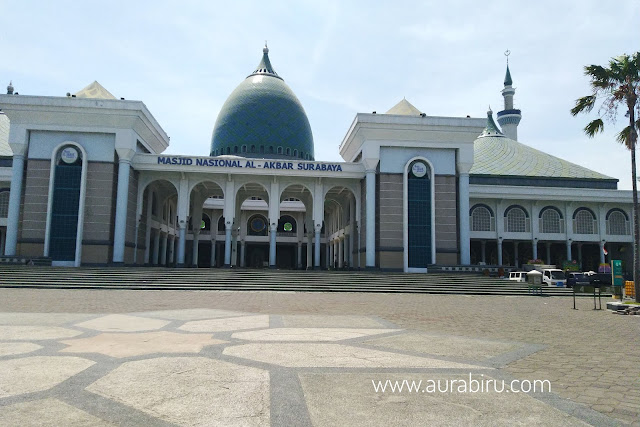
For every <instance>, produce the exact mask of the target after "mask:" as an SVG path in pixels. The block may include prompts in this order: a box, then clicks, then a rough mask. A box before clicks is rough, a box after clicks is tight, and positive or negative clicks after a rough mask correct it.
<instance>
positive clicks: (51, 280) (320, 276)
mask: <svg viewBox="0 0 640 427" xmlns="http://www.w3.org/2000/svg"><path fill="white" fill-rule="evenodd" d="M0 287H4V288H55V289H134V290H162V289H170V290H235V291H295V292H382V293H427V294H454V295H527V294H528V290H527V285H526V284H525V283H519V282H513V281H509V280H505V279H498V278H492V277H485V276H482V275H479V274H470V273H466V274H465V273H429V274H406V273H380V272H362V271H331V272H327V271H295V270H248V269H204V268H201V269H195V268H193V269H192V268H179V269H175V268H173V269H172V268H158V267H82V268H66V267H45V266H18V265H0ZM543 294H544V295H548V296H570V295H572V292H571V289H565V288H551V287H549V288H543Z"/></svg>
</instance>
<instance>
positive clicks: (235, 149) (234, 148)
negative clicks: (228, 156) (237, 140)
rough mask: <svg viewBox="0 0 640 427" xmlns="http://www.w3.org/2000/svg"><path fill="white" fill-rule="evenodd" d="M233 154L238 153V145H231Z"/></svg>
mask: <svg viewBox="0 0 640 427" xmlns="http://www.w3.org/2000/svg"><path fill="white" fill-rule="evenodd" d="M233 154H238V146H237V145H236V146H235V147H233Z"/></svg>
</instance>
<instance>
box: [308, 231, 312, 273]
mask: <svg viewBox="0 0 640 427" xmlns="http://www.w3.org/2000/svg"><path fill="white" fill-rule="evenodd" d="M311 236H312V234H311V232H307V270H310V269H312V268H313V237H311Z"/></svg>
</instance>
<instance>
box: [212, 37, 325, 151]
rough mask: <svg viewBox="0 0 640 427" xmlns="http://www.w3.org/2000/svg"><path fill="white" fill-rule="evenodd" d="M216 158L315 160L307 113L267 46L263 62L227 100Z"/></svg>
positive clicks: (217, 128)
mask: <svg viewBox="0 0 640 427" xmlns="http://www.w3.org/2000/svg"><path fill="white" fill-rule="evenodd" d="M210 154H211V155H212V156H220V155H226V154H231V155H239V156H243V157H257V158H277V159H304V160H313V159H314V150H313V135H312V133H311V126H310V125H309V120H308V119H307V115H306V113H305V111H304V108H303V107H302V104H300V101H299V100H298V98H297V97H296V96H295V94H294V93H293V91H291V89H290V88H289V86H287V84H286V83H285V82H284V80H283V79H282V78H281V77H280V76H278V74H277V73H276V72H275V71H274V69H273V67H272V66H271V62H270V61H269V49H267V48H266V46H265V48H264V49H263V56H262V61H260V64H259V65H258V67H257V68H256V70H255V71H254V72H253V73H252V74H250V75H249V76H248V77H247V78H246V79H245V80H244V81H243V82H242V83H240V85H238V87H236V89H235V90H234V91H233V92H232V93H231V95H229V98H227V100H226V101H225V103H224V105H223V106H222V109H221V110H220V114H218V119H217V120H216V124H215V126H214V128H213V135H212V137H211V153H210Z"/></svg>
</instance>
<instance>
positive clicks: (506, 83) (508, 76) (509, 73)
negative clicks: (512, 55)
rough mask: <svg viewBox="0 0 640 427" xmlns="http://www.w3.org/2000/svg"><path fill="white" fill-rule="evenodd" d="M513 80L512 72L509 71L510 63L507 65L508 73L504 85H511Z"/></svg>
mask: <svg viewBox="0 0 640 427" xmlns="http://www.w3.org/2000/svg"><path fill="white" fill-rule="evenodd" d="M512 84H513V81H512V80H511V72H510V71H509V65H507V74H506V75H505V76H504V85H505V86H511V85H512Z"/></svg>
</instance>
